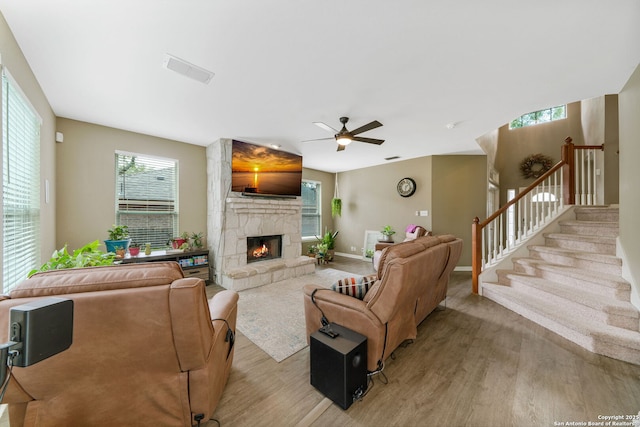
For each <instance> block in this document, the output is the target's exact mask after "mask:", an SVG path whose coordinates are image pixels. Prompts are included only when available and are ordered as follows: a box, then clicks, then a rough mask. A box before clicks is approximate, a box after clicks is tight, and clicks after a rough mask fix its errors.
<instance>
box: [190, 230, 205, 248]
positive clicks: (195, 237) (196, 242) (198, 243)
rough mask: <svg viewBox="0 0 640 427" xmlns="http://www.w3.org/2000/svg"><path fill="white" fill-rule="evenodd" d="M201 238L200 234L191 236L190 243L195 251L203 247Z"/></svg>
mask: <svg viewBox="0 0 640 427" xmlns="http://www.w3.org/2000/svg"><path fill="white" fill-rule="evenodd" d="M202 237H203V234H202V232H199V233H192V234H191V241H192V242H193V247H194V248H195V249H202V247H203V246H204V245H203V244H202Z"/></svg>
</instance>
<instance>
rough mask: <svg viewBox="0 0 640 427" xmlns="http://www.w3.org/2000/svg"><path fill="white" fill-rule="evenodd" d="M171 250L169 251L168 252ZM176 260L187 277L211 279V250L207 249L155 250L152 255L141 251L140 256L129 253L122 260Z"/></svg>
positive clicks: (134, 261) (126, 262)
mask: <svg viewBox="0 0 640 427" xmlns="http://www.w3.org/2000/svg"><path fill="white" fill-rule="evenodd" d="M167 252H169V253H167ZM158 261H175V262H177V263H178V264H180V267H181V268H182V271H183V272H184V276H185V277H199V278H201V279H203V280H205V281H206V282H207V284H208V283H209V282H210V280H211V275H210V272H209V251H208V250H207V249H202V250H196V251H185V252H177V253H175V252H173V251H164V250H163V251H153V252H151V255H145V254H144V252H142V251H141V252H140V254H139V255H138V256H131V255H129V254H128V253H127V255H126V256H125V258H124V259H123V260H122V263H123V264H134V263H139V262H158Z"/></svg>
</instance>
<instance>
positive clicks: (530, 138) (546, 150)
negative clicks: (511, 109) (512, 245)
mask: <svg viewBox="0 0 640 427" xmlns="http://www.w3.org/2000/svg"><path fill="white" fill-rule="evenodd" d="M567 136H570V137H571V138H573V143H574V144H576V145H584V137H583V133H582V119H581V108H580V102H573V103H571V104H567V118H566V119H564V120H557V121H553V122H549V123H541V124H538V125H535V126H527V127H523V128H519V129H511V130H510V129H509V125H508V124H507V125H505V126H502V127H501V128H500V129H499V146H498V152H497V154H496V162H495V168H496V169H497V170H498V172H499V173H500V205H503V204H505V203H506V201H507V196H506V194H507V189H509V188H515V189H516V191H517V190H518V189H519V188H520V187H527V186H529V185H530V184H531V183H532V182H533V179H525V178H523V177H522V175H521V173H520V163H521V162H522V160H523V159H525V158H526V157H528V156H530V155H532V154H538V153H542V154H544V155H546V156H549V157H550V158H551V159H552V160H553V163H554V164H555V163H557V162H559V161H560V156H561V153H560V150H561V148H560V147H562V144H564V139H565V138H566V137H567ZM480 219H482V218H480Z"/></svg>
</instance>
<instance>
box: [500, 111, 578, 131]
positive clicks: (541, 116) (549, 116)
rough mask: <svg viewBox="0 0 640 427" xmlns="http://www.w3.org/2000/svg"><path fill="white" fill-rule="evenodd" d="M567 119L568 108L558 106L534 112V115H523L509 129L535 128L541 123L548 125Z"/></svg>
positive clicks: (510, 124)
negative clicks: (554, 121) (548, 123)
mask: <svg viewBox="0 0 640 427" xmlns="http://www.w3.org/2000/svg"><path fill="white" fill-rule="evenodd" d="M566 118H567V106H566V105H558V106H557V107H551V108H547V109H544V110H539V111H534V112H533V113H527V114H523V115H522V116H520V117H518V118H517V119H515V120H514V121H512V122H511V123H509V129H516V128H522V127H525V126H533V125H537V124H539V123H547V122H551V121H553V120H561V119H566Z"/></svg>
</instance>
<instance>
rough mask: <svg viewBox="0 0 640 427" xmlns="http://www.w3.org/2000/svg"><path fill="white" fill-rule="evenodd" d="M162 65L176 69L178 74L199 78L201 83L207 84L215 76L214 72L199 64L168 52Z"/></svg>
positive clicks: (169, 68)
mask: <svg viewBox="0 0 640 427" xmlns="http://www.w3.org/2000/svg"><path fill="white" fill-rule="evenodd" d="M162 65H163V66H164V68H166V69H168V70H172V71H175V72H176V73H178V74H182V75H183V76H187V77H189V78H191V79H194V80H197V81H199V82H200V83H204V84H207V83H209V82H210V81H211V79H212V78H213V73H212V72H211V71H209V70H205V69H204V68H202V67H198V66H197V65H193V64H191V63H189V62H187V61H185V60H183V59H180V58H176V57H175V56H172V55H169V54H168V53H166V54H165V55H164V61H163V63H162Z"/></svg>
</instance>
